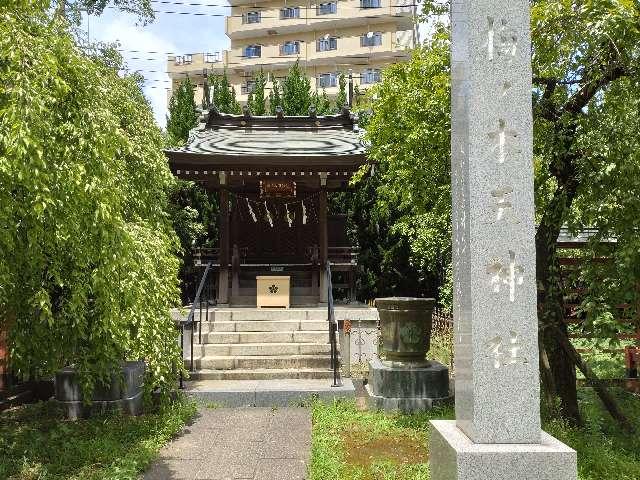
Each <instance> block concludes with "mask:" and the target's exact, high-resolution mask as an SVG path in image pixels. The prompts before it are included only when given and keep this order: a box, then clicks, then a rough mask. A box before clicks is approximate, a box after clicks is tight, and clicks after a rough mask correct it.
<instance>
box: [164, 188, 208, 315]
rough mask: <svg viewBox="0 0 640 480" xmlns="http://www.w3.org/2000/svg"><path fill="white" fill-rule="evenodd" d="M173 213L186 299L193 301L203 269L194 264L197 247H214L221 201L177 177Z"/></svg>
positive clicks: (171, 197)
mask: <svg viewBox="0 0 640 480" xmlns="http://www.w3.org/2000/svg"><path fill="white" fill-rule="evenodd" d="M169 215H170V216H171V221H172V224H173V228H174V230H175V231H176V234H177V235H178V238H179V239H180V247H181V255H182V265H181V267H180V273H179V278H180V291H181V295H182V303H183V305H186V304H187V303H189V302H191V301H193V296H194V295H195V293H196V290H197V288H198V282H199V281H200V276H201V275H202V271H201V270H200V269H197V268H196V267H195V266H194V257H193V249H194V247H214V246H215V245H216V241H217V229H216V225H217V221H216V220H217V216H218V202H217V199H216V197H215V195H214V194H213V193H208V192H207V191H206V190H204V189H203V188H202V187H200V186H198V185H197V184H196V183H194V182H188V181H184V180H177V181H176V182H175V184H174V185H173V186H172V188H171V189H170V191H169Z"/></svg>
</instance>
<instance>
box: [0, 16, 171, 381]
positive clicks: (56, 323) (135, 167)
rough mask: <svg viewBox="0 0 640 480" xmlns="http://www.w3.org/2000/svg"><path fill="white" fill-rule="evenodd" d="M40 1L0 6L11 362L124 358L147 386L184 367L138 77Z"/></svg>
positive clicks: (0, 295) (0, 141)
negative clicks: (125, 73) (139, 362)
mask: <svg viewBox="0 0 640 480" xmlns="http://www.w3.org/2000/svg"><path fill="white" fill-rule="evenodd" d="M50 15H51V13H50V11H49V9H48V3H47V4H46V5H40V6H38V5H34V4H31V5H29V6H24V5H21V6H20V7H4V8H3V9H2V10H1V11H0V58H2V59H3V61H2V68H0V83H1V84H2V85H3V88H2V90H0V132H1V133H0V205H2V207H1V208H0V225H3V226H4V227H6V228H2V229H0V311H2V312H3V313H2V315H0V329H3V330H5V331H7V330H8V332H9V349H10V362H11V365H12V367H13V368H14V369H15V371H17V372H18V373H22V374H25V375H36V376H39V375H50V374H52V373H54V372H55V371H57V370H58V369H59V368H61V367H64V366H67V365H75V367H76V368H77V369H78V371H79V373H80V375H81V381H82V384H83V387H84V389H85V392H87V393H88V392H89V391H91V389H92V387H93V386H94V385H95V384H96V383H97V382H100V381H101V380H105V379H107V378H108V376H109V375H110V373H111V372H112V371H113V367H114V366H116V365H119V363H120V362H122V361H123V360H126V359H141V358H142V359H145V361H146V362H147V365H148V369H147V382H146V386H147V388H148V389H154V388H156V387H162V388H164V389H168V388H170V387H171V385H172V383H173V381H174V379H175V372H176V371H177V369H179V368H183V366H182V365H181V364H182V359H181V355H180V351H179V348H178V344H177V335H176V331H175V327H174V324H173V320H172V319H171V317H170V315H169V310H170V307H172V306H173V305H175V304H176V303H177V299H178V288H177V270H178V261H177V258H176V256H175V252H176V250H177V248H178V244H177V239H176V236H175V233H174V232H173V230H172V228H171V225H170V224H169V222H168V220H167V213H166V204H167V200H166V191H167V189H168V188H169V187H170V186H171V185H172V183H173V177H172V175H171V172H170V171H169V169H168V168H167V162H166V158H165V157H164V155H163V154H162V150H161V149H162V146H163V143H164V139H163V135H162V132H161V131H160V129H159V128H158V127H157V125H156V124H155V123H154V120H153V114H152V111H151V108H150V106H149V103H148V102H147V100H146V99H145V98H144V96H143V94H142V92H141V90H140V87H139V83H138V81H139V79H138V78H132V77H124V78H121V77H119V76H118V73H117V69H114V68H111V67H107V66H106V65H105V64H104V63H103V62H102V61H100V60H99V55H92V56H87V55H85V54H84V53H83V51H82V50H81V49H79V48H78V47H77V46H76V45H75V43H74V40H73V38H72V36H71V35H70V34H69V32H68V31H67V27H66V25H67V22H65V21H61V20H60V19H59V17H57V16H54V18H51V16H50Z"/></svg>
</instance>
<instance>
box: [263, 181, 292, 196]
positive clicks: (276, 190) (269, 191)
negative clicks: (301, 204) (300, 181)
mask: <svg viewBox="0 0 640 480" xmlns="http://www.w3.org/2000/svg"><path fill="white" fill-rule="evenodd" d="M295 196H296V182H294V181H292V180H260V197H261V198H294V197H295Z"/></svg>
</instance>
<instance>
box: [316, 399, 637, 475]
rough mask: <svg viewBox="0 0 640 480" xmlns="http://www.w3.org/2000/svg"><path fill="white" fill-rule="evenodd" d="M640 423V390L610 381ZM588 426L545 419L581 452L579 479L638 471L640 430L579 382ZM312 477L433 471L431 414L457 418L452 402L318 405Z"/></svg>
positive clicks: (555, 432)
mask: <svg viewBox="0 0 640 480" xmlns="http://www.w3.org/2000/svg"><path fill="white" fill-rule="evenodd" d="M611 390H612V393H614V395H615V396H616V398H617V400H618V402H619V403H620V407H621V408H622V409H623V411H624V412H625V414H626V415H627V416H628V417H629V418H630V419H631V420H632V421H633V422H634V423H635V424H636V426H637V428H638V431H640V396H638V395H633V394H630V393H628V392H625V391H623V390H622V389H611ZM579 395H580V406H581V410H582V412H583V414H584V417H585V420H586V422H587V426H586V427H584V428H580V429H577V428H571V427H569V426H568V425H566V424H564V423H562V422H560V421H557V420H547V421H545V422H543V423H544V429H545V430H546V431H547V432H549V433H550V434H551V435H553V436H554V437H556V438H558V439H559V440H560V441H562V442H564V443H566V444H567V445H569V446H571V447H572V448H574V449H575V450H576V451H577V452H578V473H579V477H578V478H579V479H580V480H609V479H615V480H638V479H640V435H638V434H635V435H628V434H625V433H623V432H622V431H621V430H620V429H619V428H618V427H617V425H616V424H615V423H614V422H613V421H612V420H611V418H610V417H609V415H608V413H607V412H606V411H605V410H604V409H603V408H602V406H601V404H600V402H599V400H598V398H597V397H596V395H595V394H594V392H593V391H592V390H591V389H589V388H582V389H580V390H579ZM312 408H313V410H312V411H313V440H312V450H311V464H310V478H311V480H327V479H340V480H427V479H429V465H428V461H429V451H428V448H429V420H432V419H452V418H454V412H453V408H452V407H444V408H441V409H437V410H433V411H431V412H425V413H420V414H417V415H402V414H400V413H393V414H387V413H384V412H373V411H364V412H363V411H359V410H358V409H357V408H356V405H355V402H353V401H337V402H334V403H333V404H323V403H319V402H316V403H314V405H313V407H312Z"/></svg>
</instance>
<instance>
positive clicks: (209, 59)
mask: <svg viewBox="0 0 640 480" xmlns="http://www.w3.org/2000/svg"><path fill="white" fill-rule="evenodd" d="M219 61H220V52H215V53H205V55H204V63H218V62H219Z"/></svg>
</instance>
